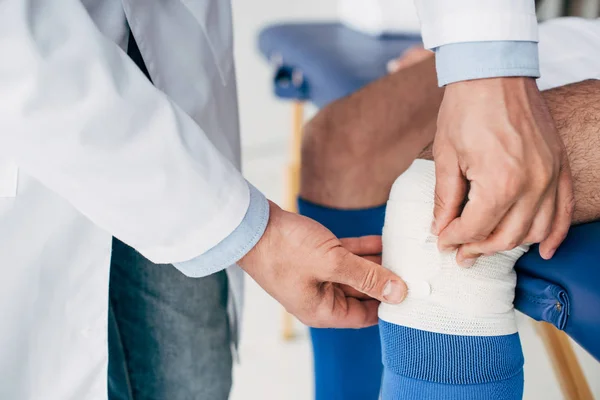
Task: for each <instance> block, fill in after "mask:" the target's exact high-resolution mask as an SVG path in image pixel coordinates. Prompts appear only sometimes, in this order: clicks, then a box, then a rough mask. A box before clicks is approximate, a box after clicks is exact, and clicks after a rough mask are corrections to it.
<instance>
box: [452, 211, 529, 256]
mask: <svg viewBox="0 0 600 400" xmlns="http://www.w3.org/2000/svg"><path fill="white" fill-rule="evenodd" d="M537 209H538V207H537V202H536V201H534V200H529V201H526V200H522V201H520V202H518V203H517V204H515V206H514V207H513V208H511V209H510V210H509V212H508V213H507V214H506V216H505V218H504V219H503V220H502V221H501V222H500V223H499V224H498V227H497V228H496V230H495V231H494V233H492V234H491V235H490V236H489V237H488V238H487V239H485V240H483V241H480V242H474V243H467V244H465V245H463V246H461V247H460V249H459V250H458V252H457V253H456V262H457V263H458V264H459V265H461V266H463V267H470V266H472V265H473V264H475V262H476V260H477V258H478V257H479V256H481V255H483V254H485V255H492V254H495V253H497V252H499V251H508V250H512V249H514V248H515V247H517V246H519V245H521V244H522V243H523V240H524V239H525V236H526V235H527V233H528V232H529V230H530V229H531V226H532V224H533V220H534V218H535V215H536V211H537Z"/></svg>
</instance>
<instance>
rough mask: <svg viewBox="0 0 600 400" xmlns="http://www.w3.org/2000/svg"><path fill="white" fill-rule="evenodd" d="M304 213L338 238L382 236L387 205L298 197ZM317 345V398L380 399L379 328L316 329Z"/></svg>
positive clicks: (315, 343)
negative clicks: (346, 205) (344, 206)
mask: <svg viewBox="0 0 600 400" xmlns="http://www.w3.org/2000/svg"><path fill="white" fill-rule="evenodd" d="M298 210H299V212H300V214H302V215H305V216H307V217H310V218H312V219H314V220H316V221H318V222H320V223H321V224H323V225H324V226H326V227H327V228H329V230H331V231H332V232H333V233H334V234H335V235H336V236H338V237H342V238H343V237H356V236H364V235H381V230H382V229H383V222H384V217H385V206H381V207H375V208H369V209H363V210H339V209H333V208H328V207H322V206H319V205H316V204H313V203H309V202H307V201H304V200H302V199H300V200H298ZM310 335H311V339H312V345H313V356H314V370H315V399H316V400H377V399H378V398H379V390H380V387H381V378H382V370H383V365H382V363H381V346H380V343H379V328H378V327H377V326H374V327H370V328H366V329H357V330H353V329H315V328H311V330H310Z"/></svg>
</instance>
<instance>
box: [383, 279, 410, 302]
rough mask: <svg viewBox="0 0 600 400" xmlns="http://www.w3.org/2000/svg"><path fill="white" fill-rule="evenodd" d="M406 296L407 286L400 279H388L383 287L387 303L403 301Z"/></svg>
mask: <svg viewBox="0 0 600 400" xmlns="http://www.w3.org/2000/svg"><path fill="white" fill-rule="evenodd" d="M405 297H406V287H405V286H404V285H403V284H401V283H400V282H398V281H388V283H386V285H385V287H384V288H383V299H384V300H385V302H386V303H390V304H398V303H402V301H403V300H404V298H405Z"/></svg>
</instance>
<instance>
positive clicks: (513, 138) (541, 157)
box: [432, 78, 573, 266]
mask: <svg viewBox="0 0 600 400" xmlns="http://www.w3.org/2000/svg"><path fill="white" fill-rule="evenodd" d="M437 124H438V129H437V133H436V136H435V138H434V142H433V154H434V159H435V165H436V188H435V207H434V211H433V214H434V222H433V226H432V231H433V233H434V234H436V235H439V240H438V246H439V248H440V250H442V251H446V250H454V249H456V248H458V247H460V250H459V252H458V257H457V261H458V262H459V263H460V264H461V265H463V266H471V265H473V264H474V263H475V261H476V259H477V257H479V256H480V255H482V254H494V253H496V252H497V251H504V250H510V249H513V248H515V247H516V246H518V245H520V244H522V243H541V244H540V254H541V256H542V257H543V258H546V259H548V258H551V257H552V255H553V254H554V252H555V251H556V248H557V247H558V246H559V245H560V243H561V242H562V241H563V240H564V238H565V237H566V235H567V232H568V230H569V226H570V216H571V213H572V209H571V207H572V205H573V188H572V180H571V171H570V168H569V161H568V159H567V157H566V152H565V148H564V146H563V143H562V140H561V138H560V136H559V135H558V132H557V130H556V127H555V126H554V121H553V120H552V117H551V116H550V113H549V111H548V107H547V106H546V101H545V99H544V97H543V96H542V95H541V93H540V92H539V90H538V88H537V86H536V83H535V80H534V79H532V78H494V79H478V80H474V81H465V82H459V83H453V84H450V85H448V86H447V87H446V89H445V92H444V98H443V100H442V104H441V106H440V109H439V114H438V121H437ZM465 196H466V197H467V198H468V202H467V203H466V204H465V203H464V199H465ZM463 205H464V207H463Z"/></svg>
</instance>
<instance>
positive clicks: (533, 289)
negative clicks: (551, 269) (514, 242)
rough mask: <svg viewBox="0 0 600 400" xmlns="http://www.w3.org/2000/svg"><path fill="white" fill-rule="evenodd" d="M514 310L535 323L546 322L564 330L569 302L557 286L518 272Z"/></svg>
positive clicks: (567, 297) (564, 293) (565, 292)
mask: <svg viewBox="0 0 600 400" xmlns="http://www.w3.org/2000/svg"><path fill="white" fill-rule="evenodd" d="M515 308H516V309H517V310H519V311H521V312H522V313H524V314H527V315H529V316H530V317H531V318H533V319H535V320H536V321H546V322H549V323H551V324H552V325H554V326H555V327H557V328H558V329H560V330H564V329H565V328H566V325H567V320H568V317H569V314H570V312H569V308H570V300H569V295H568V294H567V291H566V290H565V289H564V288H562V287H561V286H559V285H556V284H553V283H550V282H548V281H546V280H544V279H539V278H535V277H533V276H530V275H529V274H528V273H526V272H522V271H521V272H519V274H518V278H517V288H516V291H515Z"/></svg>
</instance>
